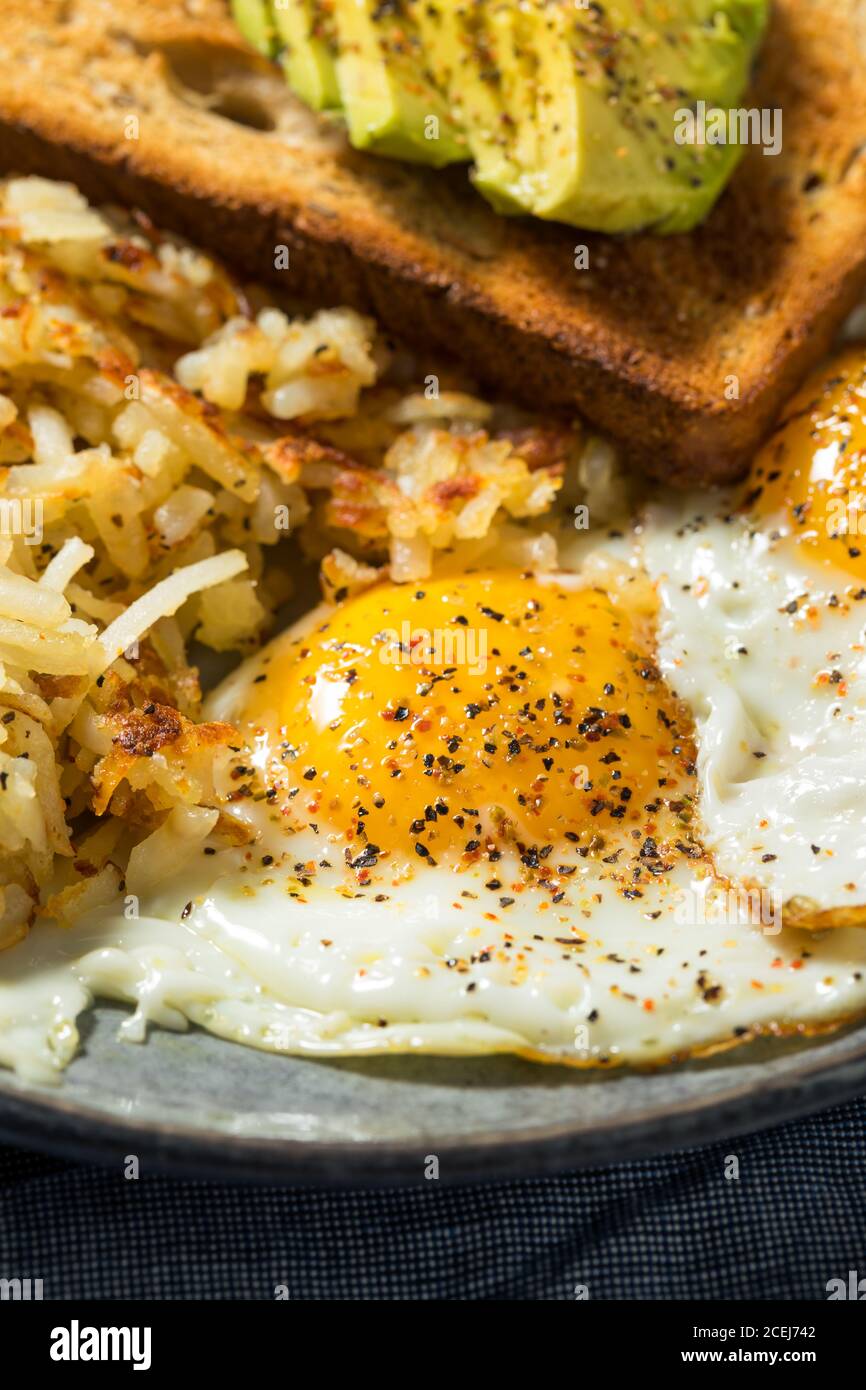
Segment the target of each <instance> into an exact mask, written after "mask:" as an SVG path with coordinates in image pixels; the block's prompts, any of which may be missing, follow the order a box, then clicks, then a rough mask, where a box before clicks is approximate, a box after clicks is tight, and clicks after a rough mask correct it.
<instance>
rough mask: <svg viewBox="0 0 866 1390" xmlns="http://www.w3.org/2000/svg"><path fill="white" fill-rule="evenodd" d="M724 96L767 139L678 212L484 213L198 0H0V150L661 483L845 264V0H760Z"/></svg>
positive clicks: (753, 397)
mask: <svg viewBox="0 0 866 1390" xmlns="http://www.w3.org/2000/svg"><path fill="white" fill-rule="evenodd" d="M744 105H746V106H750V107H751V106H754V107H758V108H767V109H769V110H775V109H777V108H780V109H781V110H782V112H783V147H782V151H781V153H779V154H778V155H776V156H766V155H764V154H763V153H762V151H761V149H760V148H755V147H752V148H750V149H749V150H748V151H747V152H746V156H745V158H744V159H743V161H742V163H741V165H740V167H739V168H738V170H737V172H736V174H735V176H734V178H733V180H732V183H731V185H730V186H729V188H728V190H727V191H726V193H725V194H724V195H723V197H722V199H721V200H720V202H719V203H718V204H717V206H716V208H715V209H714V211H713V213H712V214H711V216H710V217H709V219H708V220H707V222H706V223H705V224H704V225H703V226H702V227H700V228H698V229H697V231H695V232H691V233H689V234H688V235H681V236H672V237H657V236H651V235H642V236H635V237H623V238H613V237H605V236H601V235H592V234H589V233H582V232H578V231H575V230H574V229H573V228H565V227H556V226H548V225H541V224H539V223H536V222H532V221H531V220H528V219H522V220H513V219H509V218H504V217H499V216H497V215H496V214H495V213H493V212H492V211H491V210H490V209H489V208H488V207H487V206H486V204H485V203H483V202H482V200H481V199H480V198H479V197H478V196H477V195H476V194H475V193H474V192H473V191H472V189H471V187H470V186H469V183H468V180H467V176H466V173H465V171H464V170H461V169H455V170H448V171H444V172H438V173H437V172H432V171H427V170H424V169H418V168H411V167H408V166H403V165H400V164H398V163H395V162H392V161H389V160H384V159H377V158H373V157H368V156H365V155H363V154H360V153H358V152H356V151H353V150H351V149H350V148H349V146H348V144H347V143H346V141H345V139H344V137H343V135H342V134H341V132H340V130H339V127H337V126H335V125H333V124H329V123H328V122H327V121H326V120H324V119H322V118H320V117H317V116H314V115H313V114H312V113H311V112H309V111H307V110H306V108H304V107H302V106H301V105H300V104H299V103H298V102H297V101H296V100H295V99H294V98H293V97H292V96H291V94H290V93H289V91H288V90H287V88H286V85H285V82H284V79H283V76H282V73H281V71H280V70H279V68H278V67H276V66H272V65H270V64H269V63H267V62H266V61H265V60H263V59H262V58H260V57H258V56H257V55H256V54H254V53H253V52H252V50H250V49H249V48H247V47H246V45H245V44H244V42H243V40H242V39H241V38H240V37H239V36H238V34H237V32H236V30H235V28H234V26H233V24H232V23H231V20H230V18H229V16H228V11H227V6H226V5H225V4H224V3H222V0H185V3H184V0H136V3H135V4H134V5H124V6H118V5H117V4H116V0H41V3H40V5H39V6H38V7H35V6H32V5H31V4H30V3H29V0H0V167H2V169H3V170H5V171H17V172H34V173H40V174H43V175H47V176H49V177H54V178H67V179H70V180H73V181H75V182H76V183H78V184H79V185H80V186H81V188H82V189H83V191H84V192H85V193H86V194H87V195H88V196H89V197H90V198H91V199H94V198H95V199H102V200H121V201H124V202H126V203H129V204H132V205H135V206H138V207H140V208H142V209H143V210H144V211H145V212H146V213H148V214H149V215H150V216H151V217H152V218H153V219H154V220H155V221H158V222H161V223H163V224H164V225H166V226H169V227H173V228H175V229H176V230H178V231H180V232H183V233H185V234H186V235H187V236H189V237H190V238H192V239H193V240H195V241H197V242H199V243H201V244H203V245H205V246H207V247H209V248H210V249H212V250H214V251H216V252H218V253H220V254H221V255H223V256H225V257H226V258H227V259H228V260H229V261H230V262H231V263H233V264H234V265H236V266H237V267H238V268H239V269H242V270H243V271H244V272H245V273H247V274H248V275H249V276H250V277H254V278H256V279H263V280H271V281H276V282H277V283H279V284H281V285H282V287H283V288H284V289H286V290H287V291H289V292H290V293H291V294H294V295H297V296H299V297H303V298H316V299H319V300H320V301H321V302H329V303H349V304H352V305H354V306H356V307H358V308H361V309H365V310H368V311H371V312H373V313H374V314H375V315H376V316H377V317H378V318H379V320H380V321H381V322H382V323H384V324H385V325H386V326H387V327H388V328H390V329H391V330H392V331H394V332H396V333H399V334H402V335H405V336H408V337H409V338H410V339H411V341H412V342H413V344H414V345H416V346H417V345H418V344H419V343H421V344H422V345H423V350H424V351H426V350H428V347H429V352H430V370H431V371H435V369H436V362H437V356H436V354H437V353H438V352H440V351H441V350H443V349H446V350H448V351H449V352H452V353H457V354H458V355H459V356H462V357H463V358H464V359H465V360H466V361H467V362H468V363H469V365H470V367H471V369H472V371H473V373H474V374H475V375H476V376H477V377H479V378H480V379H481V380H482V381H483V382H484V383H485V384H486V385H487V386H488V387H492V388H494V389H498V390H499V391H501V392H504V393H510V394H512V395H514V396H515V397H517V398H518V399H520V400H523V401H525V402H527V403H529V404H531V405H533V406H535V407H542V408H546V409H550V410H555V411H572V412H574V411H579V412H580V413H582V414H583V415H584V416H585V417H586V418H587V419H588V420H589V421H590V422H592V423H593V424H594V425H595V426H596V427H597V428H599V429H600V430H602V431H604V432H606V433H608V434H610V435H611V436H613V437H614V438H615V439H617V440H619V441H621V442H622V443H623V444H624V445H625V446H626V449H627V451H628V452H629V453H630V454H632V455H634V456H636V457H637V458H638V459H639V460H640V462H642V463H643V464H644V466H646V467H647V468H648V469H649V470H650V471H651V472H652V473H653V474H654V475H655V476H657V477H660V478H664V479H668V480H670V481H673V482H677V483H695V482H708V481H723V480H726V479H729V478H731V477H733V476H735V475H736V474H737V473H738V472H739V471H740V470H741V469H742V467H743V466H744V464H745V462H746V460H747V459H748V456H749V454H750V452H751V451H752V449H753V448H754V446H755V444H756V443H757V442H758V440H759V439H760V438H761V436H762V435H763V434H764V433H765V432H766V430H767V429H768V427H769V426H770V424H771V422H772V419H773V417H774V415H775V413H776V411H777V410H778V408H779V406H780V404H781V402H782V401H783V400H784V398H785V397H786V395H787V394H788V393H789V392H790V391H791V390H792V389H793V387H794V386H795V385H796V383H797V381H798V380H799V379H800V378H801V377H802V376H803V374H804V373H805V371H806V370H807V368H808V367H809V366H810V365H811V364H812V363H813V362H814V361H815V360H816V359H817V358H818V357H819V356H820V355H821V354H822V353H823V352H824V351H825V350H826V349H827V347H828V346H829V344H830V342H831V339H832V337H833V334H834V332H835V330H836V328H837V327H838V325H839V323H840V321H841V320H842V318H843V317H844V315H845V314H846V313H847V312H848V311H849V309H851V308H852V307H853V305H854V304H855V303H856V301H857V299H858V297H859V296H860V295H861V293H862V292H863V288H864V285H866V0H776V5H775V12H774V17H773V21H772V25H771V29H770V33H769V36H768V38H767V40H766V42H765V44H764V48H763V50H762V54H761V58H760V61H759V64H758V68H757V71H756V75H755V80H754V86H753V90H752V92H751V93H750V94H749V96H748V97H747V99H746V101H745V102H744ZM581 246H585V247H586V248H587V255H588V268H586V269H577V268H576V265H575V262H576V260H577V261H581V260H583V259H584V258H583V256H582V255H581V254H580V253H579V252H576V248H579V247H581ZM278 247H287V248H288V249H289V268H288V270H286V269H279V268H277V266H278V265H281V264H282V259H283V258H281V257H280V256H278V255H276V254H275V251H276V248H278Z"/></svg>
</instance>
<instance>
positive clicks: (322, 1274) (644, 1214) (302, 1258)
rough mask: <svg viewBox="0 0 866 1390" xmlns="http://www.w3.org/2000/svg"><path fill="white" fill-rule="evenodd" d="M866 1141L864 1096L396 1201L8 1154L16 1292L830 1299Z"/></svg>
mask: <svg viewBox="0 0 866 1390" xmlns="http://www.w3.org/2000/svg"><path fill="white" fill-rule="evenodd" d="M864 1125H866V1100H860V1101H857V1102H855V1103H854V1104H852V1105H848V1106H845V1107H840V1108H838V1109H834V1110H828V1111H825V1112H824V1113H823V1114H822V1115H818V1116H815V1117H813V1118H811V1119H807V1120H803V1121H800V1122H798V1123H796V1124H790V1125H785V1126H784V1127H782V1128H779V1129H775V1130H769V1131H765V1132H763V1133H760V1134H756V1135H751V1136H749V1137H748V1138H744V1139H738V1140H732V1141H729V1142H728V1143H724V1144H715V1145H711V1146H709V1147H707V1148H704V1149H694V1150H690V1151H687V1152H680V1153H676V1154H672V1155H669V1156H666V1157H663V1158H658V1159H651V1160H647V1161H645V1162H640V1163H629V1164H621V1165H617V1166H613V1167H609V1168H598V1169H593V1170H588V1171H586V1172H579V1173H568V1174H563V1175H562V1176H561V1177H556V1178H549V1179H542V1180H536V1181H526V1182H510V1183H497V1184H489V1185H485V1186H477V1187H464V1188H453V1187H445V1186H439V1185H438V1184H437V1183H436V1182H435V1181H431V1182H425V1183H423V1185H421V1186H419V1187H418V1188H417V1189H414V1188H413V1189H399V1190H391V1191H381V1190H379V1191H371V1190H367V1191H311V1190H302V1189H299V1188H277V1187H268V1188H261V1187H230V1186H222V1185H219V1184H215V1183H204V1182H183V1181H177V1180H173V1179H168V1178H161V1177H146V1176H142V1177H141V1178H140V1179H139V1180H138V1181H128V1180H125V1179H124V1178H123V1176H122V1175H121V1174H119V1173H118V1172H115V1171H111V1172H108V1171H104V1170H100V1169H98V1168H86V1167H80V1166H72V1165H70V1164H67V1163H64V1162H62V1161H58V1160H55V1159H51V1158H45V1157H42V1156H39V1155H35V1154H25V1153H23V1152H20V1151H16V1150H13V1149H0V1277H3V1276H5V1277H13V1276H18V1277H20V1278H25V1277H28V1276H29V1277H31V1278H42V1279H43V1281H44V1296H45V1298H168V1299H185V1298H212V1299H261V1298H264V1299H272V1298H274V1296H275V1288H276V1286H277V1285H285V1286H286V1287H287V1289H288V1294H289V1296H290V1297H291V1298H292V1299H309V1298H313V1299H320V1298H325V1299H329V1298H334V1299H359V1298H367V1299H425V1298H426V1299H496V1298H500V1299H563V1300H564V1299H572V1298H574V1297H575V1286H576V1285H580V1284H583V1285H586V1286H587V1289H588V1295H589V1297H590V1298H591V1299H636V1298H638V1299H639V1298H664V1299H681V1298H682V1299H686V1298H699V1299H702V1298H709V1299H768V1298H785V1299H825V1298H826V1284H827V1281H828V1279H831V1278H835V1277H842V1278H845V1277H846V1276H847V1271H848V1270H849V1269H859V1270H860V1271H861V1272H862V1273H863V1274H866V1200H864V1196H866V1193H864V1189H866V1165H864V1157H866V1142H864ZM732 1157H735V1158H736V1159H737V1160H738V1164H739V1177H736V1178H734V1177H730V1178H728V1177H726V1176H725V1171H726V1169H727V1171H728V1172H731V1171H733V1169H734V1167H735V1165H734V1164H733V1162H732Z"/></svg>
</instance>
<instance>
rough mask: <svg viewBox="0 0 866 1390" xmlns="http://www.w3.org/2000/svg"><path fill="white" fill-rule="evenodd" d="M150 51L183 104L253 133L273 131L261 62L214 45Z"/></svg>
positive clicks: (158, 47) (266, 74) (167, 46)
mask: <svg viewBox="0 0 866 1390" xmlns="http://www.w3.org/2000/svg"><path fill="white" fill-rule="evenodd" d="M153 49H155V50H156V51H158V52H159V53H160V54H161V55H162V57H163V60H164V62H165V66H166V71H167V73H168V76H169V79H170V80H171V82H172V86H173V88H174V90H175V92H176V94H177V95H178V96H179V97H180V98H181V99H182V100H183V101H186V102H188V103H189V104H190V105H191V106H197V107H199V108H200V109H202V110H205V111H211V112H212V113H213V114H214V115H216V116H222V117H223V118H224V119H225V120H227V121H234V122H235V124H236V125H243V126H248V127H249V128H250V129H252V130H274V129H276V124H277V122H276V120H275V118H274V115H273V112H272V111H271V109H270V107H269V106H268V103H267V101H266V99H265V95H264V94H263V87H264V86H266V85H268V83H267V79H268V78H269V77H270V71H269V70H266V71H265V72H264V73H263V70H262V63H261V60H260V59H258V58H255V57H254V56H253V55H250V56H249V58H247V57H246V56H245V55H244V54H242V53H237V52H235V51H234V50H233V49H231V48H224V47H220V46H219V45H216V44H212V45H208V44H201V43H197V44H190V43H164V44H155V45H153ZM151 51H153V50H151ZM281 90H282V85H281Z"/></svg>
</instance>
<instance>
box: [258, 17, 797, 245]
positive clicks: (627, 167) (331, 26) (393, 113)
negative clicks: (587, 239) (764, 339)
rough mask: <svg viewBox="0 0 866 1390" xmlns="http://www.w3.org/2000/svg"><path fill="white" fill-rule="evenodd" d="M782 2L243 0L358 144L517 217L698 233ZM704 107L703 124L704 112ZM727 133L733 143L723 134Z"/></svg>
mask: <svg viewBox="0 0 866 1390" xmlns="http://www.w3.org/2000/svg"><path fill="white" fill-rule="evenodd" d="M769 3H770V0H232V9H233V13H234V15H235V18H236V20H237V23H238V24H239V26H240V28H241V29H242V31H243V33H244V34H245V35H246V37H247V38H248V39H249V41H250V42H251V43H252V44H253V46H254V47H256V48H257V49H258V50H259V51H260V52H262V53H265V54H266V55H268V56H271V57H274V56H275V57H277V58H278V59H279V61H280V62H281V63H282V65H283V67H284V69H285V72H286V77H287V80H288V82H289V85H290V86H291V87H292V89H293V91H294V92H295V93H296V94H297V95H298V96H299V97H300V98H301V100H303V101H304V102H306V104H307V105H309V106H312V107H314V108H315V109H317V110H328V111H331V112H332V113H334V114H337V115H339V116H340V117H341V119H343V120H344V121H345V123H346V127H347V131H348V135H349V139H350V141H351V143H352V144H353V145H355V146H356V147H357V148H359V149H365V150H370V151H372V152H373V153H376V154H383V155H389V156H391V157H393V158H396V159H405V160H411V161H413V162H415V163H422V164H430V165H433V166H434V167H440V166H442V165H446V164H452V163H459V162H464V161H467V160H472V161H473V167H472V170H471V177H472V180H473V182H474V184H475V186H476V188H478V190H479V192H481V193H482V194H483V195H484V197H485V198H487V200H488V201H489V202H490V203H491V204H492V205H493V206H494V207H495V208H496V209H497V210H498V211H499V212H504V213H512V214H513V213H527V212H528V213H531V214H533V215H534V216H536V217H541V218H545V219H547V220H552V221H559V222H567V223H570V224H572V225H574V226H578V227H585V228H587V229H590V230H597V231H603V232H612V233H617V232H633V231H638V230H641V229H644V228H649V229H651V230H653V231H657V232H665V233H667V232H682V231H688V230H689V229H690V228H692V227H694V226H695V225H696V224H697V223H699V222H700V221H701V220H702V219H703V218H704V217H705V216H706V215H707V213H708V212H709V210H710V208H711V207H712V206H713V204H714V202H715V201H716V199H717V197H718V196H719V194H720V192H721V191H722V189H723V188H724V186H725V184H726V182H727V180H728V178H729V177H730V174H731V173H732V171H733V169H734V167H735V166H736V164H737V162H738V160H739V159H740V157H741V155H742V152H743V151H742V147H741V146H740V145H738V144H736V143H727V142H726V140H725V139H724V138H720V135H719V131H720V128H723V127H724V125H725V121H726V116H723V117H722V127H720V125H719V121H718V119H717V120H716V122H715V125H714V128H713V131H712V132H709V134H708V132H707V131H705V130H703V129H702V128H701V125H700V122H698V121H695V120H694V119H693V118H694V116H695V113H696V112H697V111H699V110H700V109H701V103H703V110H704V111H705V112H707V113H709V112H714V113H715V114H716V117H717V118H718V116H719V113H720V112H721V113H727V112H729V111H731V110H736V109H737V108H738V103H739V102H740V100H741V98H742V95H743V92H744V91H745V89H746V87H747V84H748V79H749V73H750V69H751V65H752V61H753V58H754V55H755V52H756V49H757V46H758V44H759V43H760V40H761V37H762V35H763V32H764V28H765V26H766V22H767V18H768V11H769ZM690 120H691V124H689V122H690ZM714 141H718V143H714Z"/></svg>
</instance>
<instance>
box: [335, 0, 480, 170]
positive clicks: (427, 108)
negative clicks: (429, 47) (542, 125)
mask: <svg viewBox="0 0 866 1390" xmlns="http://www.w3.org/2000/svg"><path fill="white" fill-rule="evenodd" d="M334 19H335V21H336V34H337V60H336V66H337V80H338V82H339V84H340V95H341V98H342V105H343V111H344V114H345V117H346V122H347V124H348V127H349V139H350V140H351V142H352V144H353V145H355V146H356V147H357V148H358V149H369V150H373V151H375V152H376V153H377V154H385V155H391V156H392V157H393V158H395V159H407V160H412V161H413V162H414V163H418V164H432V165H434V166H435V167H436V168H440V167H441V166H442V165H444V164H454V163H458V162H460V161H464V160H468V159H469V157H470V150H469V144H468V141H467V139H466V136H465V135H464V134H463V131H462V130H461V128H460V126H459V124H458V123H457V122H456V121H455V120H454V119H453V118H452V116H451V113H450V111H449V105H448V100H447V98H446V97H445V96H444V95H443V94H442V93H441V92H440V91H439V90H438V89H437V87H436V86H435V84H434V82H433V80H432V78H431V77H430V75H429V73H428V71H427V64H426V58H425V54H424V51H423V47H422V44H421V39H420V36H419V33H418V29H417V26H416V25H415V23H414V22H413V19H412V15H411V13H410V9H409V5H408V3H406V0H334Z"/></svg>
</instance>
